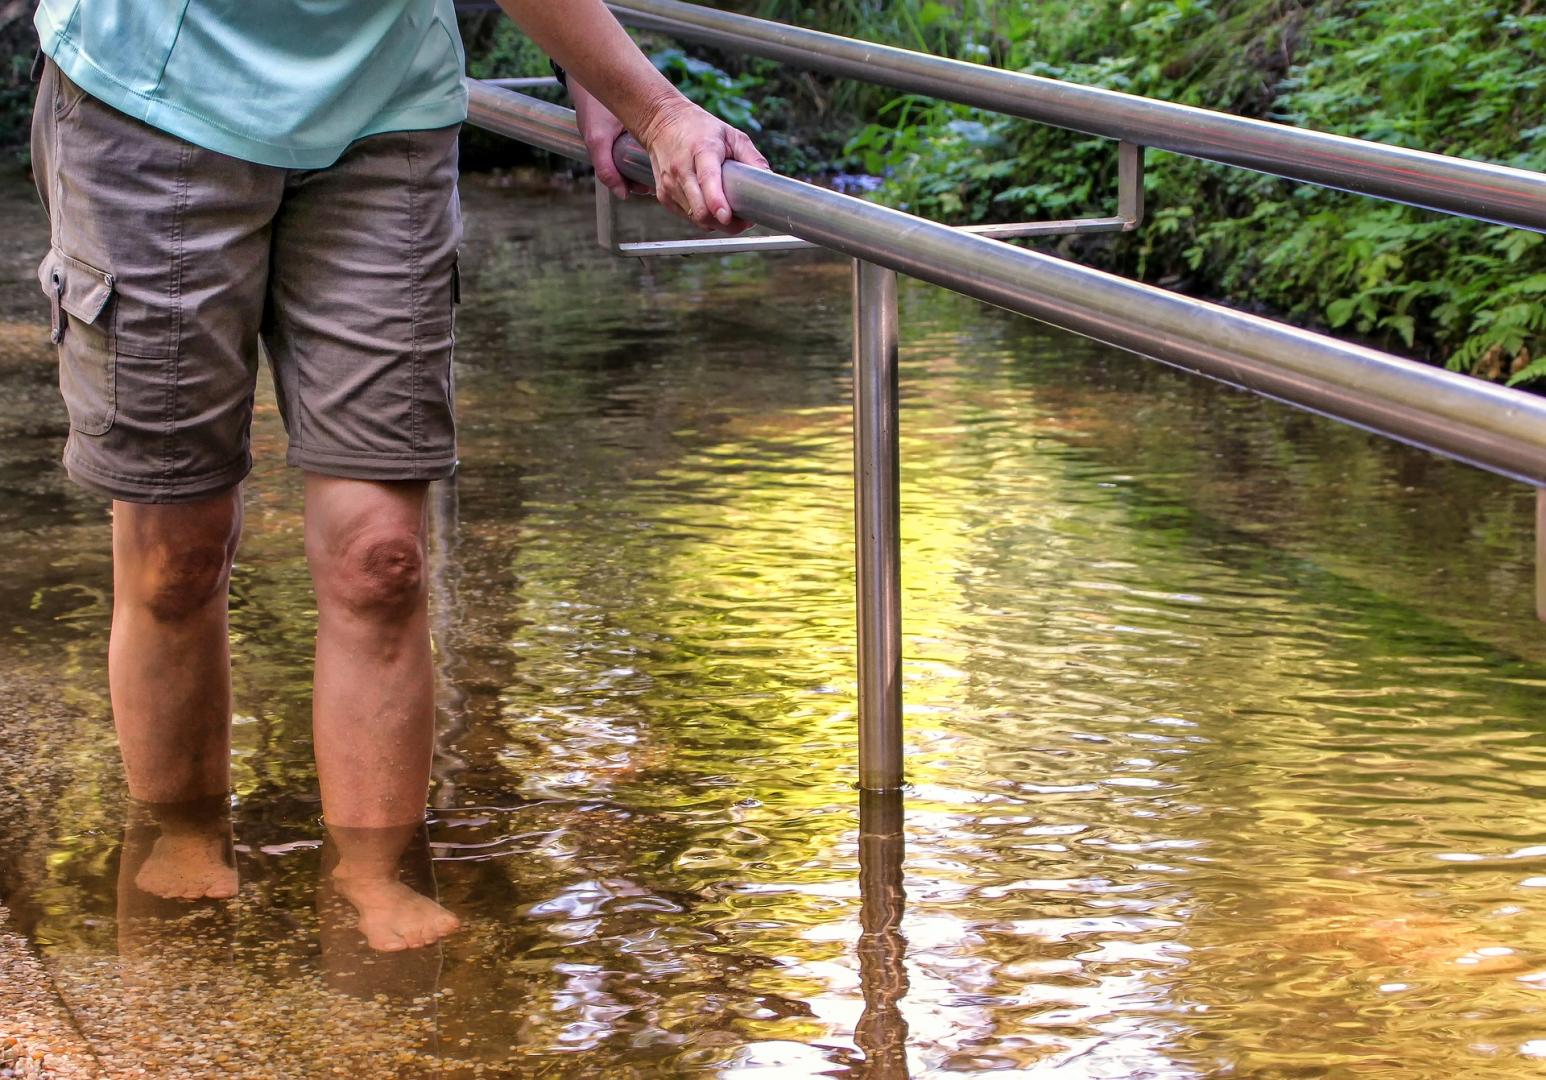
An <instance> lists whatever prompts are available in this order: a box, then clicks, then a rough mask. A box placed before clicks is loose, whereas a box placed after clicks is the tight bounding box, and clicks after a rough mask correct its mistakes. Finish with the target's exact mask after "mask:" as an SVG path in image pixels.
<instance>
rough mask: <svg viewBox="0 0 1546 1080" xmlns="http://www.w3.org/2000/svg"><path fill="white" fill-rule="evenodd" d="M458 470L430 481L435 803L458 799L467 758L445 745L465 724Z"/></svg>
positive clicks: (451, 742)
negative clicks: (459, 644)
mask: <svg viewBox="0 0 1546 1080" xmlns="http://www.w3.org/2000/svg"><path fill="white" fill-rule="evenodd" d="M457 479H458V474H456V473H453V474H452V475H451V476H449V477H448V478H446V479H445V480H440V481H437V482H436V483H433V484H431V485H430V486H429V493H428V496H427V502H428V506H427V509H428V512H429V574H430V578H429V591H430V596H429V604H430V639H431V641H432V642H433V644H434V650H435V653H434V663H435V712H436V714H437V715H436V719H437V721H438V722H437V724H436V730H435V759H434V766H433V774H434V777H435V780H436V787H435V804H436V805H437V806H440V807H447V806H455V805H456V777H457V776H458V775H459V774H460V773H461V771H462V770H463V769H464V768H466V762H465V761H463V760H462V758H461V757H460V756H459V755H458V754H457V753H456V752H455V751H454V750H450V749H448V747H450V746H453V745H455V743H456V741H457V739H459V738H460V737H461V735H462V732H463V730H464V729H465V727H466V722H467V718H466V715H465V712H466V710H465V706H466V695H465V694H464V693H463V692H462V690H461V688H460V687H459V686H457V684H456V679H455V673H456V667H457V664H458V657H457V654H456V628H457V626H458V625H459V624H460V622H461V620H462V615H463V613H462V610H461V601H460V598H459V596H458V594H457V587H456V547H457V533H458V527H459V523H460V520H461V510H460V503H459V499H458V495H457Z"/></svg>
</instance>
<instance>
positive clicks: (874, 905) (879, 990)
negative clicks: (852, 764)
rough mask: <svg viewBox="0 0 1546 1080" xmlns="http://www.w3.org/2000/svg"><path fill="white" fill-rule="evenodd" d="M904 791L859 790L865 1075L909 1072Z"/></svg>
mask: <svg viewBox="0 0 1546 1080" xmlns="http://www.w3.org/2000/svg"><path fill="white" fill-rule="evenodd" d="M904 846H905V841H904V839H903V832H902V793H901V792H900V791H887V792H878V791H861V792H860V793H859V905H860V907H859V982H860V986H861V988H862V989H863V991H864V1013H863V1014H862V1015H861V1016H860V1017H859V1026H858V1028H857V1029H856V1030H855V1031H854V1042H855V1043H856V1044H857V1045H858V1047H859V1049H860V1050H862V1051H863V1052H864V1067H863V1070H862V1072H861V1073H860V1075H862V1076H865V1077H871V1078H874V1080H895V1078H898V1077H905V1076H907V1021H906V1020H904V1019H903V1018H902V1010H901V1007H900V1006H901V1002H902V998H903V997H904V996H905V995H906V993H907V939H906V938H904V937H903V936H902V911H903V909H904V908H905V906H906V904H907V894H906V892H905V891H904V890H903V888H902V853H903V849H904Z"/></svg>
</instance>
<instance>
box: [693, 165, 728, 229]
mask: <svg viewBox="0 0 1546 1080" xmlns="http://www.w3.org/2000/svg"><path fill="white" fill-rule="evenodd" d="M724 163H725V154H724V150H723V149H720V150H718V151H717V152H716V151H715V150H714V149H713V148H711V147H704V148H703V149H702V150H699V151H698V152H697V153H696V154H694V155H693V160H692V164H693V171H694V172H695V173H696V174H697V177H698V188H699V190H700V191H702V193H703V207H704V211H705V212H706V213H707V214H708V215H709V217H710V218H712V219H713V224H715V225H728V224H730V200H729V199H727V198H725V186H724V181H723V179H722V173H723V169H724ZM704 227H705V228H708V227H709V226H708V225H705V226H704Z"/></svg>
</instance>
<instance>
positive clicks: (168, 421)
mask: <svg viewBox="0 0 1546 1080" xmlns="http://www.w3.org/2000/svg"><path fill="white" fill-rule="evenodd" d="M191 150H192V144H191V143H189V142H187V141H186V140H184V141H183V143H182V147H181V153H180V154H179V157H178V162H177V205H176V207H175V208H174V209H173V212H172V223H171V235H170V236H169V237H168V238H167V239H168V241H169V245H168V246H169V248H170V251H169V255H170V256H171V260H172V265H171V267H170V268H169V271H170V272H169V273H168V275H167V304H168V305H169V306H170V308H171V313H170V314H171V320H172V342H171V344H172V349H171V359H170V362H169V363H168V364H167V365H166V371H167V385H166V415H165V418H164V420H163V423H164V424H165V431H164V434H163V436H162V450H161V473H162V475H163V476H166V477H171V476H172V473H173V467H174V465H175V463H176V462H175V448H176V438H177V387H178V385H179V383H180V382H181V379H182V349H181V348H180V347H179V346H180V345H181V343H182V274H183V254H184V252H183V218H184V216H185V214H186V213H187V208H188V197H189V196H188V189H189V184H188V161H189V157H190V156H191V155H190V151H191Z"/></svg>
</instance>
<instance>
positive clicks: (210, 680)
mask: <svg viewBox="0 0 1546 1080" xmlns="http://www.w3.org/2000/svg"><path fill="white" fill-rule="evenodd" d="M241 527H242V503H241V489H240V488H233V489H231V490H230V491H226V492H222V493H221V494H219V495H215V496H212V497H211V498H208V499H202V500H200V501H198V502H192V503H177V504H172V505H160V506H157V505H144V504H139V503H127V502H115V503H114V504H113V630H112V637H111V639H110V641H109V644H108V668H107V670H108V685H109V688H110V690H111V694H112V701H113V722H114V725H115V726H116V728H117V730H118V746H119V750H120V752H121V753H122V754H123V762H124V772H125V773H126V774H127V778H128V783H129V794H130V796H131V797H133V798H134V799H136V800H138V801H139V802H141V803H145V804H150V805H152V806H167V807H177V806H182V805H186V804H189V803H195V802H198V801H200V800H209V799H220V798H222V797H223V796H224V795H225V794H226V792H227V791H228V790H229V788H230V783H231V648H230V638H229V636H228V634H227V629H226V603H227V591H228V587H229V584H230V577H231V561H232V559H234V558H235V555H236V545H237V542H238V540H239V539H240V536H241ZM164 817H165V820H164V821H163V825H162V832H161V835H160V836H159V838H158V839H157V840H156V843H155V846H154V848H153V849H152V851H151V853H150V855H149V856H148V857H147V858H146V860H145V863H144V865H143V866H142V867H141V868H140V871H139V874H138V883H139V886H140V888H142V889H144V890H146V891H148V892H152V893H155V894H157V895H159V896H164V897H167V898H172V897H178V898H182V899H189V900H192V899H199V898H202V897H212V898H217V899H223V898H226V897H231V896H235V895H236V885H237V880H236V868H235V867H234V866H233V865H231V862H230V859H229V846H230V839H229V822H228V821H225V820H219V821H217V820H214V819H213V818H211V817H210V816H209V815H197V816H195V817H189V816H188V815H184V814H180V813H175V812H174V813H169V814H166V815H164Z"/></svg>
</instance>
